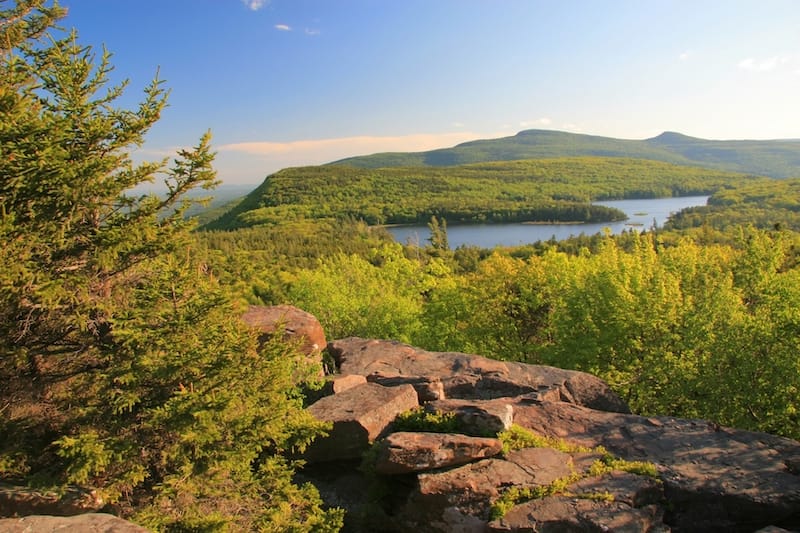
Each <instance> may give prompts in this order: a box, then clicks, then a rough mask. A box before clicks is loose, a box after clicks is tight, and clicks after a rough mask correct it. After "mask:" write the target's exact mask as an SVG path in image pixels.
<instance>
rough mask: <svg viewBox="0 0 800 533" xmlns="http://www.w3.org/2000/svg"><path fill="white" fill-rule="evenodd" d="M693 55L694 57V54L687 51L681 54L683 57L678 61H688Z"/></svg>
mask: <svg viewBox="0 0 800 533" xmlns="http://www.w3.org/2000/svg"><path fill="white" fill-rule="evenodd" d="M692 55H694V52H692V51H691V50H686V51H685V52H681V55H679V56H678V59H680V60H681V61H686V60H687V59H689V58H690V57H692Z"/></svg>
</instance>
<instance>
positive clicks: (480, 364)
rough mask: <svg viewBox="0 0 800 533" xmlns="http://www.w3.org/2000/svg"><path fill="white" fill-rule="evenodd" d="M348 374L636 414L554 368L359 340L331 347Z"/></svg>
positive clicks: (580, 377) (601, 386) (593, 382)
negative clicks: (412, 380) (413, 379)
mask: <svg viewBox="0 0 800 533" xmlns="http://www.w3.org/2000/svg"><path fill="white" fill-rule="evenodd" d="M328 351H329V352H330V353H331V355H332V356H333V357H334V359H335V360H336V364H337V366H338V368H339V371H340V372H341V373H342V374H361V375H363V376H367V379H369V376H370V375H377V376H392V377H397V376H407V377H422V378H425V379H428V380H436V379H438V380H439V381H441V382H442V386H443V388H444V393H445V395H446V397H447V398H463V399H491V398H500V397H511V396H519V395H524V394H532V395H537V396H540V395H546V396H548V397H549V398H556V397H557V399H559V400H561V401H566V402H571V403H576V404H578V405H585V406H588V407H592V408H595V409H601V410H607V411H614V412H624V413H627V412H630V410H629V409H628V406H627V405H626V404H625V402H623V401H622V400H621V399H620V398H619V396H618V395H617V394H616V393H614V392H613V391H612V390H611V388H610V387H609V386H608V385H607V384H606V383H605V382H603V381H602V380H600V379H598V378H596V377H594V376H592V375H590V374H586V373H583V372H577V371H574V370H562V369H560V368H555V367H551V366H542V365H527V364H524V363H512V362H503V361H496V360H493V359H488V358H486V357H481V356H478V355H470V354H464V353H457V352H428V351H425V350H421V349H419V348H414V347H413V346H409V345H407V344H402V343H399V342H395V341H386V340H371V339H362V338H358V337H350V338H347V339H341V340H336V341H333V342H331V343H329V344H328Z"/></svg>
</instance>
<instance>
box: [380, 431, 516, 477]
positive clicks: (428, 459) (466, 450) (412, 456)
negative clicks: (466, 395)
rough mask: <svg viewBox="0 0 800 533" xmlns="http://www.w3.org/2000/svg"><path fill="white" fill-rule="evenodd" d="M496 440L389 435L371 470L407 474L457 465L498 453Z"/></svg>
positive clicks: (499, 445) (499, 446)
mask: <svg viewBox="0 0 800 533" xmlns="http://www.w3.org/2000/svg"><path fill="white" fill-rule="evenodd" d="M502 449H503V444H502V443H501V442H500V441H499V440H498V439H493V438H485V437H469V436H467V435H461V434H459V433H417V432H406V431H401V432H397V433H392V434H391V435H389V436H388V437H386V439H384V440H383V441H382V442H381V443H380V446H379V449H378V454H377V458H376V461H375V471H376V472H378V473H379V474H408V473H411V472H424V471H426V470H434V469H437V468H447V467H452V466H459V465H463V464H466V463H470V462H472V461H476V460H478V459H484V458H486V457H492V456H494V455H497V454H498V453H500V452H501V451H502Z"/></svg>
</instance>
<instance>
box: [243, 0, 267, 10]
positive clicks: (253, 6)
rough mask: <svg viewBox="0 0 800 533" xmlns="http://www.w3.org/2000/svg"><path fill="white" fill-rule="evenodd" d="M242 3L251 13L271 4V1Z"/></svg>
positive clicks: (247, 1) (245, 1)
mask: <svg viewBox="0 0 800 533" xmlns="http://www.w3.org/2000/svg"><path fill="white" fill-rule="evenodd" d="M242 3H243V4H244V5H245V6H247V9H249V10H251V11H258V10H259V9H261V8H262V7H264V6H266V5H267V4H269V0H242Z"/></svg>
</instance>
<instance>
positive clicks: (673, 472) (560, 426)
mask: <svg viewBox="0 0 800 533" xmlns="http://www.w3.org/2000/svg"><path fill="white" fill-rule="evenodd" d="M513 405H514V415H515V420H514V421H515V423H517V424H519V425H522V426H524V427H526V428H529V429H532V430H534V431H536V432H538V433H541V434H544V435H550V436H555V437H561V438H564V439H567V440H570V441H573V442H580V443H582V444H585V445H588V446H598V445H602V446H604V447H605V448H606V449H608V450H609V451H610V452H611V453H613V454H615V455H618V456H620V457H622V458H624V459H628V460H638V461H649V462H652V463H654V464H655V465H656V466H657V467H658V470H659V475H660V478H661V480H662V482H663V484H664V494H665V497H666V498H667V500H668V501H669V503H670V505H669V506H668V509H669V510H668V512H667V513H666V515H665V521H666V522H667V523H668V524H670V525H671V526H672V528H673V530H675V531H698V532H699V531H719V532H723V531H741V532H745V531H754V530H756V529H759V528H761V527H765V526H767V525H770V524H775V525H784V524H786V525H789V526H791V528H798V527H800V475H798V473H797V472H796V471H793V470H792V469H791V468H790V467H789V466H788V465H790V464H791V463H792V461H797V460H798V457H800V443H799V442H797V441H794V440H792V439H786V438H782V437H776V436H774V435H767V434H765V433H756V432H750V431H742V430H735V429H730V428H722V427H719V426H717V425H715V424H711V423H709V422H706V421H703V420H683V419H676V418H670V417H642V416H636V415H622V414H619V413H604V412H601V411H595V410H592V409H586V408H584V407H580V406H576V405H571V404H567V403H563V402H542V403H527V402H524V401H517V402H516V403H514V404H513Z"/></svg>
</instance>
